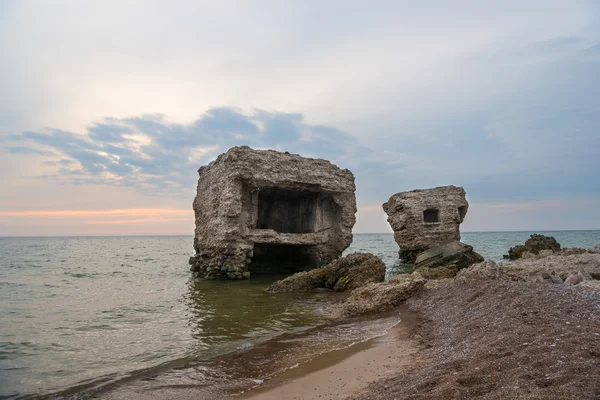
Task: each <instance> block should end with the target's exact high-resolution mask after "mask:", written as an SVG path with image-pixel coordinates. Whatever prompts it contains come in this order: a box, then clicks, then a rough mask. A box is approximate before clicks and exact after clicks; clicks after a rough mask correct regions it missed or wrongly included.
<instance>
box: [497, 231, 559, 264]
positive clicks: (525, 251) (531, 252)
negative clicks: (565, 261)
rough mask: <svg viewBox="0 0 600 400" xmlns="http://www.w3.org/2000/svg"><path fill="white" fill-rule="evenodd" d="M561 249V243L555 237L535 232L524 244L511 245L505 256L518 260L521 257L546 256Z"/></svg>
mask: <svg viewBox="0 0 600 400" xmlns="http://www.w3.org/2000/svg"><path fill="white" fill-rule="evenodd" d="M559 251H560V244H559V243H558V242H557V241H556V239H555V238H553V237H552V236H544V235H540V234H537V233H534V234H533V235H531V236H530V237H529V239H527V241H526V242H525V244H524V245H518V246H515V247H511V248H510V249H509V250H508V255H507V256H505V258H509V259H511V260H517V259H519V258H535V257H536V256H540V257H546V256H548V255H550V254H551V253H557V252H559Z"/></svg>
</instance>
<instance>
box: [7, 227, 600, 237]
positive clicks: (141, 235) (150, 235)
mask: <svg viewBox="0 0 600 400" xmlns="http://www.w3.org/2000/svg"><path fill="white" fill-rule="evenodd" d="M598 231H600V228H597V229H533V230H500V231H494V230H489V231H463V232H461V233H519V232H522V233H528V232H598ZM352 234H353V235H393V234H394V232H353V233H352ZM184 236H189V237H193V236H194V234H193V233H181V234H154V235H153V234H139V235H119V234H106V235H94V234H83V235H0V238H2V239H4V238H15V239H17V238H75V237H89V238H93V237H184Z"/></svg>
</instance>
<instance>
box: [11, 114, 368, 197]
mask: <svg viewBox="0 0 600 400" xmlns="http://www.w3.org/2000/svg"><path fill="white" fill-rule="evenodd" d="M9 140H10V141H13V142H18V143H22V145H20V146H18V147H17V146H10V147H7V150H8V151H10V152H17V151H18V152H19V153H20V154H36V155H43V156H54V158H53V159H50V160H46V161H44V163H43V164H44V165H45V166H47V167H49V168H52V167H57V168H55V169H53V170H52V171H50V172H48V173H44V174H40V175H39V177H40V178H43V179H55V180H60V181H64V182H68V183H71V184H82V183H99V184H112V185H118V186H131V187H135V188H137V189H139V190H141V191H143V192H145V193H155V194H160V193H169V194H171V195H175V196H178V195H184V194H185V195H187V196H189V193H190V191H191V190H193V188H194V186H195V184H194V182H195V180H196V179H197V176H196V170H197V169H198V167H199V166H200V165H202V164H206V163H208V162H209V161H210V160H211V159H213V158H214V157H216V155H218V154H219V153H220V152H223V151H226V150H227V149H228V148H230V147H232V146H235V145H251V146H254V147H258V148H273V149H277V150H282V151H286V150H289V151H291V152H298V153H300V154H301V155H305V156H312V157H323V158H328V159H337V158H341V157H343V156H344V155H349V154H351V153H352V151H353V150H354V149H355V147H356V140H355V138H354V137H352V136H351V135H349V134H348V133H346V132H343V131H341V130H340V129H337V128H335V127H329V126H323V125H310V124H308V123H306V122H305V121H304V117H303V115H301V114H297V113H296V114H289V113H277V112H267V111H262V110H256V111H254V112H252V113H244V112H242V111H241V110H238V109H235V108H228V107H222V108H214V109H211V110H208V111H207V112H206V113H205V114H204V115H202V116H201V117H200V118H199V119H197V120H196V121H193V122H191V123H189V124H177V123H172V122H170V121H169V120H168V119H167V117H165V116H163V115H144V116H139V117H131V118H121V119H119V118H105V119H104V120H103V121H99V122H95V123H93V124H92V125H91V126H90V128H89V129H88V130H87V131H86V132H85V133H83V134H80V133H74V132H66V131H62V130H58V129H51V130H49V131H47V132H24V133H22V134H20V135H11V136H10V137H9ZM28 146H29V147H28ZM39 148H43V149H45V150H39Z"/></svg>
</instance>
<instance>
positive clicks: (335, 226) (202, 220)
mask: <svg viewBox="0 0 600 400" xmlns="http://www.w3.org/2000/svg"><path fill="white" fill-rule="evenodd" d="M198 174H199V180H198V187H197V194H196V198H195V199H194V202H193V208H194V213H195V217H196V230H195V236H194V249H195V251H196V255H195V257H193V258H192V260H190V263H191V264H192V270H193V271H195V272H197V273H198V274H199V275H201V276H203V277H206V278H228V279H242V278H248V277H249V276H250V273H251V270H252V267H256V269H257V271H258V270H262V271H265V270H267V269H268V268H267V267H266V266H260V265H253V264H252V260H253V257H254V246H255V244H264V245H293V246H303V247H302V254H307V257H308V260H309V262H307V263H306V264H308V265H307V266H306V267H312V266H316V265H320V264H325V263H328V262H330V261H332V260H334V259H336V258H337V257H339V256H340V255H341V254H342V252H343V251H344V250H345V249H346V248H347V247H348V246H349V245H350V243H351V242H352V227H353V226H354V223H355V221H356V219H355V214H356V198H355V190H356V188H355V185H354V175H353V174H352V173H351V172H350V171H349V170H347V169H340V168H338V167H337V166H335V165H333V164H332V163H330V162H329V161H326V160H321V159H312V158H304V157H300V156H298V155H295V154H290V153H281V152H277V151H273V150H253V149H250V148H249V147H234V148H232V149H230V150H229V151H227V152H226V153H224V154H221V155H220V156H219V157H218V158H217V159H216V160H215V161H214V162H212V163H211V164H209V165H207V166H203V167H201V168H200V169H199V170H198ZM261 191H262V194H261ZM270 248H271V247H269V246H263V247H261V249H260V252H261V257H263V258H265V257H268V251H269V249H270ZM265 249H266V250H265ZM279 250H280V249H275V250H273V251H272V253H273V257H275V258H276V259H275V260H272V261H274V262H273V263H272V264H273V265H276V264H277V262H278V261H277V260H281V264H282V272H283V269H285V268H284V265H283V264H285V263H286V261H292V260H285V254H286V252H283V251H279ZM265 251H266V252H267V256H265ZM288 253H289V254H294V252H293V251H292V252H288ZM263 267H264V268H263ZM269 268H273V267H272V266H269Z"/></svg>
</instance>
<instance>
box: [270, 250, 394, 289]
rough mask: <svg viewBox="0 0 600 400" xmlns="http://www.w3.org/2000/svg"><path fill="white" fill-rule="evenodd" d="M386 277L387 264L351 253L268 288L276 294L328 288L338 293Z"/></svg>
mask: <svg viewBox="0 0 600 400" xmlns="http://www.w3.org/2000/svg"><path fill="white" fill-rule="evenodd" d="M384 279H385V264H384V263H383V261H381V259H380V258H379V257H376V256H374V255H373V254H370V253H352V254H349V255H347V256H345V257H341V258H339V259H337V260H335V261H334V262H332V263H331V264H329V265H327V266H325V267H321V268H317V269H313V270H311V271H307V272H299V273H297V274H294V275H292V276H288V277H287V278H285V279H283V280H280V281H277V282H275V283H274V284H273V285H271V287H270V288H269V289H268V290H269V291H270V292H273V293H280V292H309V291H311V290H314V289H318V288H327V289H331V290H334V291H336V292H345V291H351V290H354V289H356V288H359V287H361V286H364V285H366V284H369V283H373V282H382V281H383V280H384Z"/></svg>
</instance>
